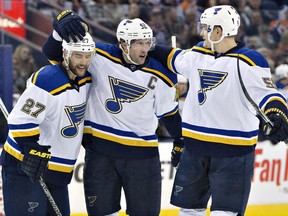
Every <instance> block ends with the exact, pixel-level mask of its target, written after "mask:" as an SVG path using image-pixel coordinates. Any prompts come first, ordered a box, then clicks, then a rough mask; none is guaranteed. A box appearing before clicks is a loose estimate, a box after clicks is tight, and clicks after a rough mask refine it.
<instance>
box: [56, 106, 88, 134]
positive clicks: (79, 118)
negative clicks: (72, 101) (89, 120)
mask: <svg viewBox="0 0 288 216" xmlns="http://www.w3.org/2000/svg"><path fill="white" fill-rule="evenodd" d="M85 109H86V102H85V103H83V104H80V105H75V106H65V108H64V110H65V112H66V115H67V117H68V119H69V121H70V123H71V124H70V125H69V126H66V127H64V128H63V129H62V130H61V134H62V136H64V137H66V138H73V137H75V136H77V134H78V132H79V128H78V126H79V124H81V123H82V122H83V120H84V115H85Z"/></svg>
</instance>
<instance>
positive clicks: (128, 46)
mask: <svg viewBox="0 0 288 216" xmlns="http://www.w3.org/2000/svg"><path fill="white" fill-rule="evenodd" d="M119 46H120V49H121V50H122V52H123V53H124V55H125V56H126V58H127V59H128V60H129V61H130V62H131V63H132V64H135V65H139V64H138V63H136V62H134V61H133V60H132V59H131V57H130V45H127V50H128V52H127V53H126V52H125V51H124V49H123V48H122V46H121V44H120V45H119Z"/></svg>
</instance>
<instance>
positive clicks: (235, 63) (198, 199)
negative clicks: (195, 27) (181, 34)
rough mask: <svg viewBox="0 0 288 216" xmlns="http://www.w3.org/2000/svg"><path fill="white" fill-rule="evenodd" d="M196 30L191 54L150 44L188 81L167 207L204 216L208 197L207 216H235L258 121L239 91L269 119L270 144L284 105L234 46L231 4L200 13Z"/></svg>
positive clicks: (286, 131)
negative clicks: (198, 30)
mask: <svg viewBox="0 0 288 216" xmlns="http://www.w3.org/2000/svg"><path fill="white" fill-rule="evenodd" d="M200 25H201V27H202V30H201V33H200V35H201V37H202V38H203V40H204V41H203V42H200V43H199V44H197V45H196V46H194V47H193V48H192V49H191V50H180V49H172V48H167V47H166V48H165V47H156V48H155V51H154V53H152V56H154V57H155V58H156V59H158V60H161V61H162V63H163V64H164V65H168V67H169V68H170V69H171V70H173V71H174V72H177V73H180V74H182V75H183V76H184V77H186V78H188V80H189V83H191V85H190V86H189V90H188V95H187V97H186V101H185V104H184V108H183V114H182V119H183V123H182V131H183V136H184V141H185V150H184V152H183V154H182V156H181V159H180V162H179V167H178V169H177V172H176V176H175V180H174V186H173V191H172V194H171V203H172V204H173V205H176V206H178V207H180V208H181V210H180V214H179V215H180V216H188V215H189V216H190V215H193V216H204V215H206V214H205V211H206V207H207V202H208V200H209V198H210V197H212V206H211V215H212V216H216V215H218V216H233V215H234V216H236V215H238V216H239V215H241V216H243V215H244V213H245V209H246V205H247V202H248V197H249V193H250V187H251V178H252V175H253V167H254V149H255V146H256V143H257V135H258V130H259V123H260V122H259V118H258V117H257V115H256V112H255V110H256V109H254V107H253V106H252V105H251V103H250V101H249V100H248V99H247V98H248V97H246V95H245V94H244V91H243V89H244V86H245V89H246V90H247V92H248V94H249V95H250V97H251V98H252V99H253V101H254V102H255V103H256V104H257V105H258V106H259V107H260V109H261V110H262V111H263V112H265V114H266V115H267V116H268V118H269V119H270V120H271V121H272V122H273V124H274V127H273V128H272V131H271V132H270V135H269V136H270V138H271V139H273V140H275V141H277V142H279V141H283V140H286V139H287V138H288V124H287V104H286V100H285V98H284V97H283V95H282V94H280V93H279V92H278V91H277V89H276V88H275V85H274V84H273V82H272V78H271V72H270V69H269V65H268V63H267V61H266V60H265V58H264V57H263V56H262V55H261V54H260V53H258V52H256V51H254V50H251V49H248V48H245V47H244V46H243V45H242V44H239V43H237V42H236V41H235V35H236V34H237V31H238V28H239V26H240V16H239V14H238V13H237V11H236V10H235V9H234V8H233V7H231V6H229V5H221V6H214V7H211V8H208V9H206V10H205V11H204V12H203V13H202V15H201V17H200ZM241 80H242V81H243V86H241V84H240V82H241ZM261 123H262V122H261ZM261 126H262V127H263V126H264V129H266V128H269V127H267V125H264V124H261Z"/></svg>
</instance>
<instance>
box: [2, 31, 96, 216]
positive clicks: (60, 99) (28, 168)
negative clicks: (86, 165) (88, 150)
mask: <svg viewBox="0 0 288 216" xmlns="http://www.w3.org/2000/svg"><path fill="white" fill-rule="evenodd" d="M62 45H63V59H64V61H63V62H62V63H61V64H58V65H49V66H45V67H43V68H41V69H40V70H39V71H37V72H35V73H34V74H33V75H32V76H31V78H30V80H29V84H28V87H27V89H26V90H25V91H24V93H23V94H22V95H21V96H20V98H19V99H18V101H17V104H16V105H15V107H14V108H13V110H12V112H11V114H10V115H9V118H8V126H9V134H8V138H7V140H6V143H5V144H4V150H3V151H2V155H1V164H2V166H3V172H2V178H3V193H4V200H5V201H4V210H5V214H6V215H7V216H9V215H35V216H46V215H55V212H54V210H53V208H52V206H51V205H50V204H49V202H48V200H47V198H46V196H45V193H44V191H43V188H41V186H40V184H39V182H37V180H39V179H40V176H43V179H44V181H45V182H46V184H47V186H48V189H49V190H50V192H51V194H52V197H53V198H54V200H55V203H56V205H57V206H58V208H59V210H60V212H61V214H62V215H63V216H68V215H70V207H69V197H68V187H67V185H68V184H69V183H70V181H71V177H72V173H73V168H74V164H75V163H76V159H77V156H78V153H79V150H80V146H81V140H82V135H83V129H84V114H85V109H86V101H87V98H88V91H89V89H90V86H91V81H92V79H91V74H90V73H89V72H87V68H88V65H89V64H90V62H91V59H92V58H93V56H94V54H95V43H94V41H93V39H92V37H91V36H90V35H89V33H87V34H86V35H85V36H84V38H83V39H82V41H79V42H76V43H74V42H72V43H66V41H63V44H62ZM47 165H48V167H47Z"/></svg>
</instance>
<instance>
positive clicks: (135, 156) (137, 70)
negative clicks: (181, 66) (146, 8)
mask: <svg viewBox="0 0 288 216" xmlns="http://www.w3.org/2000/svg"><path fill="white" fill-rule="evenodd" d="M75 17H76V15H75V14H73V13H71V14H67V15H66V16H65V17H63V18H62V19H63V20H62V19H59V20H56V21H55V22H54V29H55V30H57V32H58V35H57V33H56V31H53V34H52V35H51V36H50V37H49V38H48V40H47V41H46V44H45V45H44V47H43V52H44V53H45V54H46V56H47V57H48V59H50V60H58V61H59V60H60V57H61V53H60V51H61V40H62V38H64V39H65V38H66V39H67V40H69V39H68V38H67V35H70V34H74V33H75V32H76V33H77V30H76V31H74V29H73V28H74V26H68V27H67V25H63V24H62V23H69V22H68V21H67V20H69V19H72V20H74V21H75ZM64 33H65V34H64ZM79 36H81V34H79ZM116 36H117V39H118V41H119V44H118V45H111V44H104V43H100V42H97V43H96V52H97V55H96V56H95V58H94V59H93V61H92V63H91V65H90V67H89V71H91V73H92V79H93V84H92V89H91V93H90V96H89V100H88V104H87V113H86V116H85V119H86V120H85V131H84V141H83V146H84V147H85V150H86V155H85V167H84V189H85V199H86V208H87V211H88V214H89V215H117V212H118V211H119V210H120V209H121V206H120V199H121V189H122V188H123V189H124V193H125V198H126V203H127V210H126V213H127V214H128V215H130V216H158V215H159V213H160V205H161V179H162V177H161V164H160V160H159V152H158V140H157V135H156V134H155V131H156V128H157V125H158V119H161V121H162V122H163V123H164V124H165V126H167V127H166V128H167V130H168V132H169V133H170V135H171V136H172V137H173V138H174V147H175V148H174V150H173V152H172V164H173V165H174V166H177V164H178V160H179V157H180V155H181V150H182V149H183V141H182V134H181V117H180V115H179V112H178V103H177V101H176V100H175V88H174V85H175V84H176V82H177V76H176V74H174V73H171V71H169V70H168V69H167V68H165V67H164V66H162V65H161V63H159V62H158V61H156V60H155V59H154V58H150V57H149V56H148V51H149V50H151V49H152V48H153V46H154V43H155V39H154V37H153V33H152V29H151V28H150V27H149V26H148V25H147V24H146V23H144V22H143V21H142V20H140V19H131V20H129V19H125V20H123V21H121V22H120V24H119V25H118V28H117V33H116ZM57 40H58V42H57ZM55 50H58V52H54V51H55ZM57 53H58V55H56V54H57Z"/></svg>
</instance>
